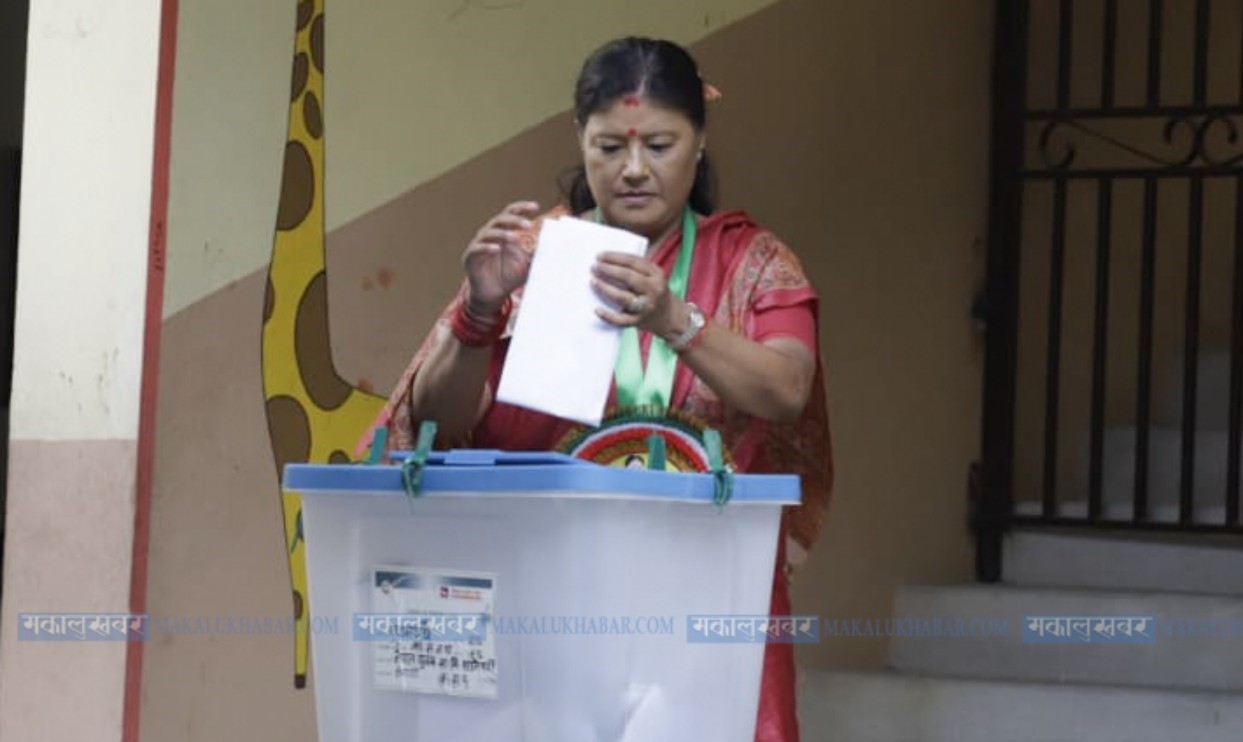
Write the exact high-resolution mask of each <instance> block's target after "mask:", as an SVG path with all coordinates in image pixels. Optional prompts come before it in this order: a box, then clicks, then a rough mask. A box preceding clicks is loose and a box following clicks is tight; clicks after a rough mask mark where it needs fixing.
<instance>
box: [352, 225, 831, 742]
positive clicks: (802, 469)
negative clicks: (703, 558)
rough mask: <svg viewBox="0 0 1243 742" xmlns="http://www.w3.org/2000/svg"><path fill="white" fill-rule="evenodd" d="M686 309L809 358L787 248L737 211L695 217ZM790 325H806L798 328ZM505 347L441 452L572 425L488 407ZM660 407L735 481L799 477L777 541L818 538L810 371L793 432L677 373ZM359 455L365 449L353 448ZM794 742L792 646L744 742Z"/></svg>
mask: <svg viewBox="0 0 1243 742" xmlns="http://www.w3.org/2000/svg"><path fill="white" fill-rule="evenodd" d="M560 213H564V210H560ZM537 228H538V226H537ZM681 238H682V235H681V230H680V229H679V230H677V231H676V232H675V233H674V234H671V235H670V236H669V237H668V238H667V239H666V240H665V242H664V243H663V244H661V245H660V246H659V248H658V249H657V251H656V253H655V254H654V255H653V257H652V259H653V261H654V262H655V263H657V264H658V265H660V266H661V267H662V268H663V269H664V270H665V274H666V275H668V274H669V272H670V271H671V270H672V268H673V264H674V262H675V260H676V258H677V253H678V248H679V247H680V245H681ZM526 245H527V247H528V249H530V248H532V247H533V245H534V237H533V235H528V239H527V240H526ZM460 296H461V295H460V294H459V298H458V299H456V300H454V301H453V302H451V303H450V305H449V306H448V307H447V308H446V309H445V311H444V313H442V314H441V316H440V319H439V320H438V321H437V323H436V326H435V327H434V328H433V330H432V332H431V333H430V334H429V336H428V337H427V338H426V339H425V340H424V342H423V344H422V346H421V347H420V348H419V351H418V353H417V354H416V355H415V357H414V359H413V360H412V361H411V363H410V366H409V367H408V368H407V369H406V372H405V373H404V374H403V375H402V377H401V379H400V381H399V382H398V383H397V386H396V388H395V389H394V391H393V394H392V397H391V398H390V399H389V403H388V405H387V406H386V407H385V408H384V410H383V412H382V413H381V415H380V418H379V419H378V420H377V422H376V425H385V426H387V427H388V432H389V438H388V447H389V448H390V449H396V450H402V449H410V448H413V447H414V437H415V435H416V434H417V430H418V421H416V420H415V419H414V418H413V416H412V414H411V409H410V388H411V384H412V383H413V381H414V376H415V374H416V373H417V372H418V369H419V367H420V366H421V365H422V363H423V360H424V359H425V358H426V357H427V356H428V354H429V353H430V352H431V351H432V349H433V348H435V347H436V345H437V344H438V343H440V342H444V341H445V340H446V339H447V338H448V337H449V336H450V330H449V318H451V317H452V316H453V313H454V312H455V311H456V310H457V305H458V302H459V301H460V300H461V298H460ZM686 299H687V301H691V302H694V303H695V304H696V305H698V306H699V307H700V308H701V309H702V310H703V312H704V314H705V315H706V316H708V317H711V318H712V321H714V322H715V323H717V324H719V325H721V326H723V327H725V328H728V329H729V330H731V331H733V332H736V333H738V334H740V335H743V336H746V337H749V338H752V339H756V340H763V339H766V338H767V337H773V336H776V335H786V336H792V337H795V339H798V340H800V341H801V342H803V343H804V344H805V345H806V346H807V347H808V348H810V349H811V350H812V351H813V353H814V352H815V350H816V327H817V322H816V310H817V306H818V299H817V297H816V294H815V292H814V290H813V289H812V288H811V285H810V283H809V282H808V280H807V277H806V275H805V274H804V273H803V269H802V266H801V265H800V264H799V261H798V259H797V258H796V257H795V256H794V254H793V253H792V252H791V251H790V249H789V248H788V247H786V246H785V245H784V244H783V243H782V242H781V241H780V240H778V239H777V238H776V237H775V236H774V235H773V234H771V233H770V232H767V231H765V230H763V229H761V228H760V227H758V226H757V225H755V224H754V223H753V222H752V221H751V220H750V219H749V218H748V217H747V216H746V215H745V214H743V213H741V212H737V211H734V212H718V213H715V214H712V215H710V216H707V217H702V218H701V220H700V222H699V224H698V231H697V236H696V241H695V256H694V262H693V264H692V266H691V275H690V282H689V285H688V287H687V296H686ZM519 304H520V297H518V296H515V310H514V311H515V314H516V312H517V309H518V305H519ZM807 313H810V317H809V318H806V315H807ZM800 315H801V316H802V317H803V318H806V319H809V321H801V318H800ZM512 326H513V325H512V318H511V325H510V327H511V328H512ZM649 343H650V336H647V335H646V333H644V334H643V342H642V348H643V353H644V356H646V353H647V347H648V345H649ZM508 347H509V340H508V332H507V333H506V336H505V337H504V338H502V340H501V341H500V342H499V343H498V344H497V345H496V346H495V348H494V351H493V354H492V368H491V371H490V374H489V379H488V383H487V387H486V388H485V391H484V394H485V403H486V411H485V412H484V414H483V417H482V418H481V419H480V421H479V423H478V424H477V425H476V426H475V428H474V430H473V431H471V434H470V436H469V440H465V441H442V442H441V443H443V444H448V445H456V446H470V447H476V448H497V449H503V450H514V451H536V450H548V449H550V448H552V447H554V446H555V445H556V444H557V443H558V441H560V440H561V439H562V437H563V436H564V435H565V433H566V432H567V431H569V430H570V429H571V428H572V427H573V426H574V424H573V423H571V422H568V421H565V420H561V419H558V418H554V417H551V416H548V415H544V414H542V413H538V412H532V411H530V410H526V409H522V408H519V407H514V406H511V405H507V404H504V403H494V402H493V401H492V392H493V390H495V389H496V386H497V383H498V381H499V379H500V372H501V368H502V366H503V365H504V361H505V354H506V352H507V350H508ZM817 355H818V354H817ZM645 360H646V359H645ZM613 394H615V390H614V392H613V393H611V395H610V404H612V403H613V402H614V401H615V399H614V398H613ZM670 407H671V408H672V409H679V410H682V411H685V412H688V413H690V414H691V415H693V416H695V417H696V418H698V419H699V420H702V421H703V422H704V423H706V424H707V425H709V426H711V427H714V428H716V429H717V430H719V431H720V432H721V436H722V438H723V440H724V441H725V443H726V444H727V445H728V446H729V448H730V452H731V453H732V454H733V457H734V463H735V465H736V466H737V468H738V470H739V471H744V472H750V473H764V472H794V473H797V474H799V475H801V476H802V481H803V502H802V504H801V505H799V506H797V507H792V508H786V510H785V512H784V513H783V514H782V532H783V534H785V535H786V536H788V537H790V538H793V539H794V540H795V541H796V542H798V543H799V545H801V546H802V547H803V548H805V549H810V548H811V546H812V545H813V544H814V542H815V540H816V537H817V535H818V534H819V530H820V522H821V518H822V517H823V514H824V511H825V508H826V506H827V505H828V499H829V489H830V487H831V485H832V477H833V467H832V461H831V455H830V441H829V431H828V414H827V406H826V402H825V393H824V381H823V373H822V370H821V366H820V363H819V361H817V364H816V378H815V382H814V384H813V386H812V392H811V398H810V399H809V400H808V403H807V407H806V409H805V410H804V412H803V415H802V417H801V418H800V419H798V420H796V421H794V422H790V423H771V422H767V421H764V420H760V419H758V418H755V417H752V416H750V415H747V414H745V413H742V412H739V411H737V410H732V409H730V408H729V407H728V406H726V405H725V404H724V403H722V402H721V400H720V398H719V397H718V396H717V395H716V393H715V392H714V391H712V389H710V388H709V387H708V386H707V384H705V383H704V382H702V381H701V380H700V379H699V378H698V377H696V376H695V375H694V373H692V372H691V370H690V369H689V368H687V367H686V366H685V365H684V364H678V367H677V371H676V373H675V375H674V383H673V393H672V398H671V402H670ZM374 427H375V426H373V428H374ZM367 444H369V440H367V441H364V443H363V445H367ZM785 546H786V544H785V538H779V539H778V558H777V570H776V572H775V574H774V575H773V591H772V606H771V613H772V614H773V615H787V614H789V613H790V595H789V585H788V583H787V580H786V578H785V573H784V566H785ZM798 738H799V734H798V718H797V716H796V715H795V671H794V651H793V646H792V645H790V644H769V645H767V647H766V648H765V653H764V671H763V678H762V685H761V692H760V707H759V716H758V721H757V725H756V733H755V739H756V742H797V740H798Z"/></svg>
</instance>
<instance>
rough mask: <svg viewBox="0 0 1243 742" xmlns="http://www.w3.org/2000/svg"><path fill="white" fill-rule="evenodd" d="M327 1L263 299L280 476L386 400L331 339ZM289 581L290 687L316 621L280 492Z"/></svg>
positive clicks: (287, 498) (304, 80)
mask: <svg viewBox="0 0 1243 742" xmlns="http://www.w3.org/2000/svg"><path fill="white" fill-rule="evenodd" d="M323 10H324V0H299V2H298V4H297V15H296V19H297V20H296V24H297V32H296V36H295V42H294V57H293V78H292V90H291V95H290V103H289V124H288V138H287V140H286V142H285V164H284V169H283V174H282V178H281V197H280V207H279V210H278V214H277V218H276V237H275V240H274V242H273V246H272V260H271V262H270V263H269V265H268V285H267V294H266V296H265V298H264V303H263V355H262V358H263V396H264V399H265V400H266V407H267V420H268V435H269V437H270V439H271V441H272V452H273V455H274V456H275V458H276V466H277V471H278V473H279V472H280V471H282V470H283V469H284V466H285V464H288V463H291V462H311V463H340V462H347V461H350V460H351V455H350V452H352V451H353V450H354V445H355V443H356V442H357V441H358V440H359V438H361V437H362V435H363V433H364V432H365V431H366V429H367V426H368V425H370V424H371V422H372V421H373V420H374V419H375V417H376V415H377V414H378V413H379V411H380V408H381V407H382V406H383V404H384V400H383V399H381V398H380V397H377V396H375V395H373V394H369V393H367V392H365V391H363V390H361V389H357V388H355V387H353V386H352V385H350V384H349V383H348V382H346V381H345V380H344V379H342V378H341V376H340V375H339V374H337V371H336V368H335V366H334V365H333V362H332V346H331V344H330V343H329V339H328V280H327V275H326V273H325V261H324V113H323V100H324V12H323ZM281 497H282V500H281V506H282V510H283V512H284V520H285V546H286V553H287V555H288V557H289V571H290V578H291V580H292V582H293V601H294V603H293V610H294V618H295V627H296V631H295V636H294V642H295V643H294V685H295V686H296V687H298V688H302V687H305V685H306V672H307V660H308V656H309V651H310V634H309V630H308V629H309V626H310V619H309V616H308V614H307V601H306V594H307V592H306V552H305V543H304V542H303V540H302V501H301V498H300V497H298V495H297V494H294V493H284V494H282V495H281Z"/></svg>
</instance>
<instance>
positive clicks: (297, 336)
mask: <svg viewBox="0 0 1243 742" xmlns="http://www.w3.org/2000/svg"><path fill="white" fill-rule="evenodd" d="M294 355H295V356H296V357H297V360H298V369H299V371H300V372H301V374H302V386H303V387H305V388H306V393H307V396H309V397H310V398H311V401H312V402H313V403H315V406H316V407H319V408H320V409H323V410H334V409H336V408H338V407H340V406H341V405H342V404H344V403H345V400H346V398H347V397H349V396H350V392H351V391H353V388H352V387H351V386H350V385H349V384H347V383H345V381H344V380H343V379H342V378H341V377H340V376H338V375H337V370H336V369H335V368H333V365H332V344H331V342H329V339H328V277H327V276H326V275H325V274H324V271H320V272H319V273H317V274H315V277H314V278H312V279H311V282H310V283H309V284H308V285H307V287H306V293H304V294H303V295H302V300H301V301H300V302H298V317H297V319H296V321H295V325H294Z"/></svg>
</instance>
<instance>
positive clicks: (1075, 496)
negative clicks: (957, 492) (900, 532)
mask: <svg viewBox="0 0 1243 742" xmlns="http://www.w3.org/2000/svg"><path fill="white" fill-rule="evenodd" d="M996 8H997V43H996V54H995V65H996V66H995V72H994V74H995V83H994V93H993V94H994V126H993V183H992V190H993V197H992V216H991V223H990V245H989V250H990V252H989V277H988V298H987V301H986V302H985V308H984V311H985V313H986V315H987V323H988V359H987V363H986V377H985V398H984V408H985V412H984V416H985V418H984V440H983V446H982V461H981V468H980V471H979V473H980V481H979V496H978V498H977V506H978V508H977V511H976V515H977V520H976V525H977V529H978V535H979V550H978V552H977V554H978V560H977V572H978V575H979V577H980V578H981V579H982V580H985V581H993V580H997V579H998V578H999V577H1000V575H1001V563H1000V558H1001V534H1002V532H1003V531H1005V530H1006V529H1007V528H1009V527H1012V526H1023V527H1027V528H1031V527H1062V528H1066V527H1069V528H1098V529H1099V528H1108V529H1112V530H1129V531H1143V532H1148V533H1165V534H1171V533H1188V532H1196V533H1210V532H1217V533H1229V534H1239V533H1243V518H1241V517H1240V515H1241V513H1240V504H1241V500H1240V479H1241V477H1240V470H1241V462H1240V460H1241V458H1243V457H1241V454H1240V451H1241V449H1243V136H1241V135H1243V43H1241V42H1240V39H1241V38H1243V0H1135V1H1134V2H1131V1H1130V0H998V2H997V5H996Z"/></svg>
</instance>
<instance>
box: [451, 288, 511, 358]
mask: <svg viewBox="0 0 1243 742" xmlns="http://www.w3.org/2000/svg"><path fill="white" fill-rule="evenodd" d="M512 308H513V302H512V301H510V299H509V297H508V296H507V297H505V302H504V303H503V304H501V310H500V312H499V313H498V314H497V315H496V316H494V317H490V318H486V319H483V318H480V317H477V316H475V315H474V314H472V313H471V311H470V308H469V307H467V305H466V298H465V297H462V298H461V299H460V300H458V306H457V311H456V312H454V313H453V321H452V322H451V323H450V329H452V330H453V336H454V337H455V338H457V339H458V342H459V343H461V344H462V345H465V346H467V347H470V348H486V347H487V346H489V345H493V344H494V343H496V341H497V340H500V339H501V335H502V334H504V332H505V327H506V325H508V324H509V313H510V310H511V309H512Z"/></svg>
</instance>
